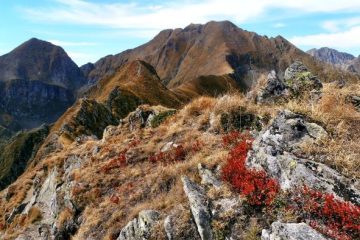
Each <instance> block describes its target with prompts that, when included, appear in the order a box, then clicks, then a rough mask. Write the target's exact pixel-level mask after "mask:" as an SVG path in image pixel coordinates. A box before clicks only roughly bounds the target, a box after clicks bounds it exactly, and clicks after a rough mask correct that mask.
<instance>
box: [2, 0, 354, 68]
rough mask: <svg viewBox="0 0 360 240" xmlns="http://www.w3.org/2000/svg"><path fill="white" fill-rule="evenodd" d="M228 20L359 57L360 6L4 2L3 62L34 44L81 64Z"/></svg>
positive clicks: (278, 0) (201, 0) (223, 0)
mask: <svg viewBox="0 0 360 240" xmlns="http://www.w3.org/2000/svg"><path fill="white" fill-rule="evenodd" d="M211 20H216V21H221V20H230V21H232V22H233V23H234V24H236V25H237V26H239V27H240V28H242V29H245V30H248V31H254V32H257V33H258V34H260V35H266V36H268V37H275V36H277V35H281V36H283V37H285V38H287V39H288V40H289V41H291V42H292V43H293V44H295V45H296V46H298V47H299V48H301V49H302V50H308V49H311V48H319V47H332V48H335V49H337V50H339V51H344V52H348V53H351V54H353V55H355V56H358V55H359V54H360V0H197V1H195V0H169V1H160V0H102V1H100V0H0V55H3V54H5V53H7V52H9V51H11V50H12V49H14V48H15V47H16V46H18V45H20V44H21V43H23V42H25V41H27V40H28V39H30V38H32V37H36V38H39V39H42V40H46V41H49V42H52V43H54V44H56V45H59V46H61V47H63V48H64V49H65V51H66V52H67V53H68V55H69V56H70V57H71V58H72V59H73V60H74V61H75V62H76V63H77V64H78V65H82V64H85V63H87V62H96V61H97V60H98V59H100V58H101V57H104V56H106V55H109V54H116V53H119V52H121V51H124V50H126V49H129V48H134V47H137V46H139V45H141V44H143V43H146V42H147V41H149V40H150V39H152V38H153V37H154V36H155V35H156V34H157V33H158V32H159V31H161V30H163V29H168V28H184V27H186V26H187V25H189V24H190V23H202V24H203V23H206V22H208V21H211Z"/></svg>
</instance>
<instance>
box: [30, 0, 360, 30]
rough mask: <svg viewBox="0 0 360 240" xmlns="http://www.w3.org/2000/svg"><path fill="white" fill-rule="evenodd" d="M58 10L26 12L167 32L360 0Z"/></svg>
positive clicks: (342, 7) (359, 6)
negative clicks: (196, 25)
mask: <svg viewBox="0 0 360 240" xmlns="http://www.w3.org/2000/svg"><path fill="white" fill-rule="evenodd" d="M54 1H55V2H57V4H56V6H55V7H47V8H26V9H23V12H24V13H25V14H26V15H27V16H28V17H29V18H31V19H33V20H34V19H35V20H40V21H47V22H57V23H71V24H85V25H99V26H105V27H110V28H121V29H164V28H174V27H183V26H186V25H188V24H189V23H191V22H195V23H204V22H206V21H209V20H213V19H229V20H232V21H235V22H237V23H242V22H245V21H249V20H252V19H255V18H256V17H258V16H260V15H261V14H263V13H264V12H266V11H270V10H271V9H276V8H279V9H287V10H297V11H301V12H304V13H307V12H336V11H352V12H354V11H355V12H360V1H358V0H347V1H338V0H317V1H313V0H302V1H283V0H258V1H248V0H202V1H194V0H187V1H185V0H177V1H167V2H166V3H163V4H158V5H151V4H148V5H143V4H139V3H136V2H134V1H129V2H127V3H94V2H90V1H85V0H54Z"/></svg>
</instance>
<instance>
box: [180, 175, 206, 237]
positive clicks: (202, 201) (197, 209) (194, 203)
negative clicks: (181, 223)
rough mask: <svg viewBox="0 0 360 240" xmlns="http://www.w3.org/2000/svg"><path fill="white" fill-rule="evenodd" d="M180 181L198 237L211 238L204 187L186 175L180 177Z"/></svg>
mask: <svg viewBox="0 0 360 240" xmlns="http://www.w3.org/2000/svg"><path fill="white" fill-rule="evenodd" d="M182 181H183V185H184V191H185V194H186V196H187V198H188V200H189V203H190V208H191V212H192V215H193V217H194V220H195V223H196V225H197V229H198V232H199V234H200V237H201V239H202V240H211V239H212V230H211V215H210V211H209V206H208V205H209V202H208V199H207V197H206V194H205V192H204V189H202V188H201V187H200V186H198V185H197V184H195V183H194V182H192V181H190V179H189V178H187V177H182Z"/></svg>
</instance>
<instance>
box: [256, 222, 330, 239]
mask: <svg viewBox="0 0 360 240" xmlns="http://www.w3.org/2000/svg"><path fill="white" fill-rule="evenodd" d="M300 239H303V240H326V239H327V238H325V237H324V236H323V235H322V234H320V233H319V232H317V231H316V230H314V229H313V228H311V227H310V226H309V225H307V224H306V223H281V222H274V223H272V224H271V229H270V230H263V231H262V234H261V240H300Z"/></svg>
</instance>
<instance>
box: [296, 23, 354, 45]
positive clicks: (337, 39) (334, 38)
mask: <svg viewBox="0 0 360 240" xmlns="http://www.w3.org/2000/svg"><path fill="white" fill-rule="evenodd" d="M290 41H291V42H292V43H293V44H295V45H297V46H309V47H324V46H327V47H332V48H337V49H345V48H347V49H350V48H356V47H357V48H358V47H359V46H360V26H355V27H352V28H350V29H348V30H345V31H340V32H334V33H320V34H313V35H306V36H296V37H293V38H290Z"/></svg>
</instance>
